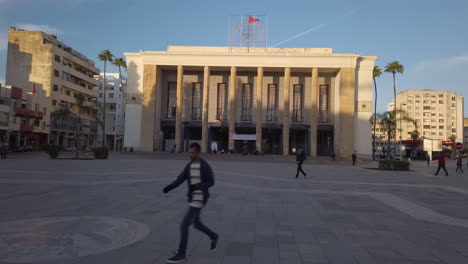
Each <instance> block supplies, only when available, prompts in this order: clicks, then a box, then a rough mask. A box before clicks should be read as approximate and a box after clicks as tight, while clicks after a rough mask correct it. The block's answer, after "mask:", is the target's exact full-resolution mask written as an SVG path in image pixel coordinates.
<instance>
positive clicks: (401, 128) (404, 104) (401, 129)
mask: <svg viewBox="0 0 468 264" xmlns="http://www.w3.org/2000/svg"><path fill="white" fill-rule="evenodd" d="M402 105H403V106H406V103H402V104H401V103H400V110H402V108H401V106H402ZM401 113H402V112H400V160H402V159H403V157H402V155H401V152H402V151H403V148H402V145H401V144H402V140H401V133H402V131H403V127H402V126H401V119H402V118H401ZM395 118H396V116H395Z"/></svg>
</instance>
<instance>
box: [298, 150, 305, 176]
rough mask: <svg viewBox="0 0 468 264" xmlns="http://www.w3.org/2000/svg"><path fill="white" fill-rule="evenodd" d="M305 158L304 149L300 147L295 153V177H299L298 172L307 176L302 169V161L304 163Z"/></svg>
mask: <svg viewBox="0 0 468 264" xmlns="http://www.w3.org/2000/svg"><path fill="white" fill-rule="evenodd" d="M305 159H306V156H305V153H304V151H303V150H302V148H299V150H298V152H297V154H296V163H297V172H296V178H297V177H299V172H301V173H302V174H303V175H304V178H305V177H307V174H306V173H305V172H304V171H303V170H302V163H304V160H305Z"/></svg>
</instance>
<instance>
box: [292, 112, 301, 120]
mask: <svg viewBox="0 0 468 264" xmlns="http://www.w3.org/2000/svg"><path fill="white" fill-rule="evenodd" d="M293 122H302V110H293Z"/></svg>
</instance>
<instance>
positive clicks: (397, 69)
mask: <svg viewBox="0 0 468 264" xmlns="http://www.w3.org/2000/svg"><path fill="white" fill-rule="evenodd" d="M404 71H405V68H404V67H403V65H401V64H400V63H399V62H398V61H392V62H390V63H388V64H387V66H386V67H385V72H389V73H392V75H393V115H394V116H395V117H396V114H397V98H396V80H395V75H396V74H397V73H400V74H403V72H404ZM395 130H396V126H395ZM393 154H395V155H396V149H394V153H393Z"/></svg>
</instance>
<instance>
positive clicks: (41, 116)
mask: <svg viewBox="0 0 468 264" xmlns="http://www.w3.org/2000/svg"><path fill="white" fill-rule="evenodd" d="M34 115H35V116H34V117H35V118H36V119H43V118H44V113H42V112H35V113H34Z"/></svg>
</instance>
